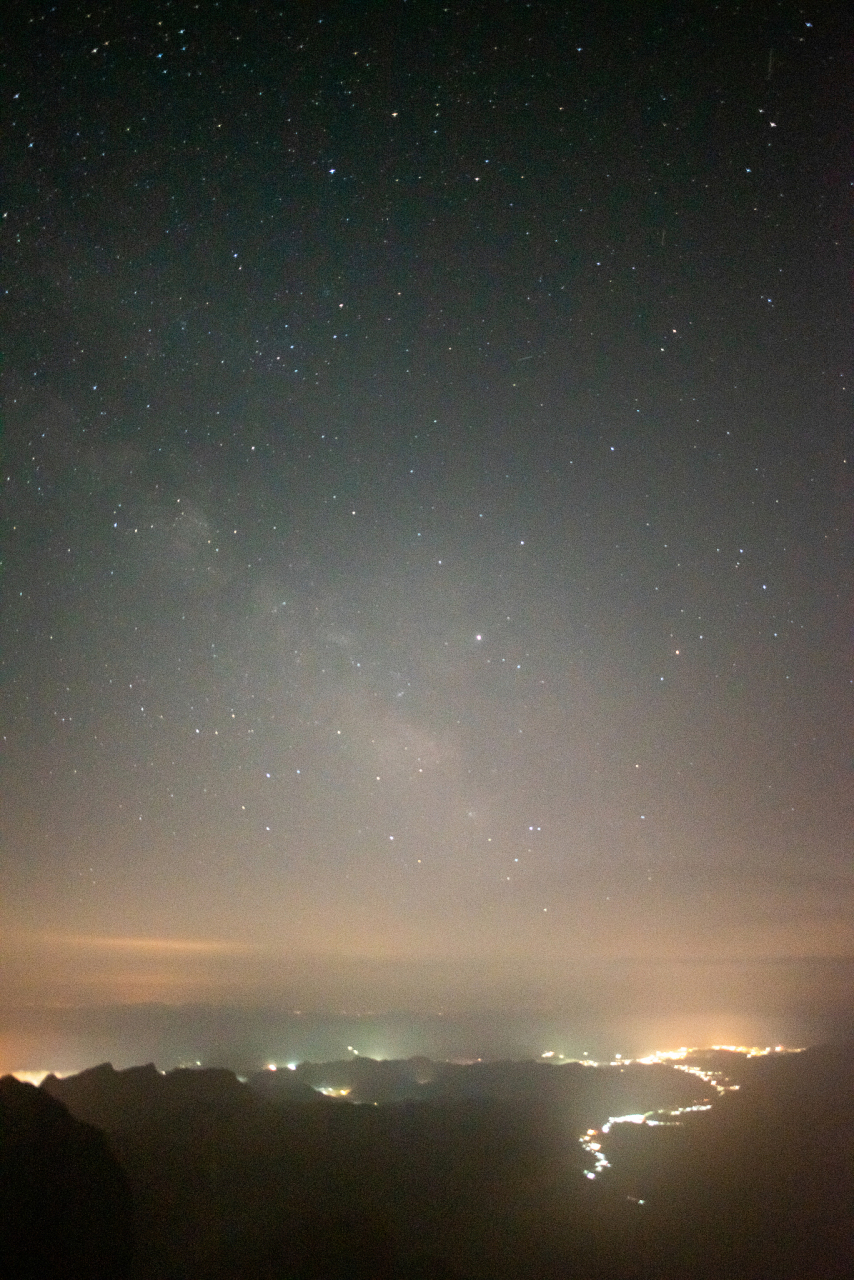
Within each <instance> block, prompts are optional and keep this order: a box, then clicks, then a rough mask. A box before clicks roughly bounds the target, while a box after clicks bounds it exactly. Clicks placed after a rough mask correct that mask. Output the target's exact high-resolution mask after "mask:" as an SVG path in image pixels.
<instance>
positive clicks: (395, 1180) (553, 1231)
mask: <svg viewBox="0 0 854 1280" xmlns="http://www.w3.org/2000/svg"><path fill="white" fill-rule="evenodd" d="M851 1062H852V1054H851V1050H850V1049H848V1048H842V1049H821V1050H818V1049H817V1050H812V1051H809V1052H807V1053H803V1054H800V1055H770V1056H769V1057H767V1058H757V1059H752V1060H747V1061H746V1060H745V1059H744V1058H743V1056H739V1059H738V1062H737V1063H733V1064H731V1065H732V1066H733V1069H734V1068H735V1066H737V1067H738V1069H739V1073H740V1077H741V1087H740V1089H739V1090H738V1091H737V1092H733V1093H729V1094H727V1095H726V1096H724V1097H722V1098H718V1097H717V1095H716V1094H715V1092H714V1090H712V1091H711V1092H712V1097H713V1098H714V1105H713V1107H712V1109H711V1110H709V1111H703V1112H688V1113H685V1114H682V1115H680V1116H679V1121H678V1123H672V1124H659V1125H652V1124H646V1123H643V1124H617V1125H614V1126H612V1128H611V1131H610V1132H609V1134H608V1135H607V1136H605V1137H603V1146H604V1149H605V1151H606V1154H607V1156H608V1158H609V1160H610V1161H611V1166H612V1167H611V1168H610V1169H608V1170H606V1171H604V1172H603V1173H602V1174H601V1175H600V1176H599V1177H597V1178H596V1180H594V1181H590V1180H588V1179H586V1178H585V1177H584V1175H583V1169H584V1167H585V1165H588V1166H589V1162H590V1157H589V1156H588V1155H587V1154H586V1153H585V1152H584V1151H583V1150H582V1148H581V1147H580V1145H579V1143H578V1136H579V1134H580V1132H582V1131H583V1129H586V1128H587V1127H589V1126H590V1125H591V1124H600V1125H601V1124H602V1123H603V1122H604V1120H605V1119H607V1117H608V1116H609V1115H621V1114H626V1113H629V1112H638V1113H651V1112H653V1111H654V1110H655V1109H656V1108H659V1107H664V1108H676V1107H679V1106H683V1105H688V1104H690V1103H691V1102H692V1101H696V1100H697V1099H701V1098H703V1097H704V1096H705V1090H706V1088H707V1086H705V1085H704V1084H703V1082H702V1081H701V1080H699V1079H697V1077H695V1076H692V1075H689V1074H687V1073H686V1072H684V1071H678V1070H675V1069H673V1068H671V1067H668V1066H662V1065H659V1064H655V1065H644V1064H624V1065H623V1066H622V1067H620V1066H616V1067H608V1068H601V1069H600V1068H590V1067H583V1066H580V1065H577V1064H567V1065H566V1066H557V1065H551V1064H543V1063H530V1062H529V1063H475V1064H472V1065H471V1066H453V1065H449V1064H437V1063H430V1062H427V1061H426V1060H424V1059H414V1060H411V1061H410V1062H405V1063H372V1062H371V1061H370V1060H365V1059H360V1060H359V1061H358V1063H353V1062H350V1061H347V1062H342V1063H325V1064H304V1065H303V1066H301V1067H300V1068H298V1069H297V1070H295V1071H279V1072H263V1073H259V1074H258V1075H256V1076H253V1077H251V1078H250V1079H249V1080H248V1081H246V1082H241V1081H239V1080H238V1079H237V1078H236V1077H235V1076H233V1075H232V1074H231V1073H229V1072H226V1071H205V1070H179V1071H172V1072H169V1073H167V1074H161V1073H159V1072H157V1071H156V1070H155V1069H154V1068H153V1067H143V1068H136V1069H134V1070H132V1071H118V1072H117V1071H114V1070H113V1068H112V1067H110V1066H108V1065H107V1066H102V1067H98V1068H95V1069H93V1070H92V1071H88V1072H84V1073H82V1075H80V1076H77V1077H74V1078H70V1079H67V1080H57V1079H55V1078H52V1077H49V1078H48V1079H46V1080H45V1082H44V1084H43V1092H44V1093H48V1094H52V1095H54V1096H55V1097H59V1098H61V1099H62V1100H63V1101H64V1102H65V1103H66V1104H67V1106H68V1107H69V1109H70V1110H71V1111H72V1113H73V1114H75V1115H77V1116H79V1117H80V1118H81V1119H86V1120H87V1121H89V1122H91V1123H95V1124H98V1125H99V1126H102V1127H103V1128H104V1129H105V1131H106V1132H107V1134H108V1135H109V1140H110V1143H111V1146H112V1148H113V1150H114V1151H115V1152H116V1153H117V1155H118V1157H119V1159H120V1160H121V1162H122V1164H123V1166H124V1168H125V1170H126V1172H127V1176H128V1178H129V1181H130V1183H131V1186H132V1188H133V1193H134V1199H135V1206H136V1222H137V1230H138V1234H139V1248H138V1255H137V1261H136V1264H135V1269H134V1272H133V1275H134V1280H161V1278H162V1280H183V1278H184V1277H186V1278H187V1280H190V1277H193V1278H194V1280H195V1278H196V1277H199V1278H201V1280H243V1278H244V1277H250V1276H251V1277H253V1280H266V1278H267V1277H269V1278H270V1280H273V1277H277V1278H278V1277H288V1278H289V1280H313V1278H316V1280H320V1277H325V1278H326V1280H331V1278H334V1277H339V1276H340V1277H350V1278H355V1280H358V1278H359V1277H362V1276H364V1277H368V1276H370V1277H372V1278H373V1280H382V1278H383V1277H398V1278H400V1280H404V1278H406V1277H411V1278H412V1280H416V1278H419V1277H423V1278H424V1280H429V1278H432V1280H451V1277H455V1276H456V1277H458V1278H459V1277H468V1280H505V1278H508V1280H509V1277H511V1276H512V1277H518V1276H525V1277H529V1278H530V1280H558V1278H560V1280H569V1278H570V1277H573V1276H584V1277H589V1278H590V1280H653V1278H654V1280H688V1277H691V1278H694V1277H697V1278H699V1280H719V1278H720V1277H732V1278H733V1280H742V1278H745V1280H754V1278H755V1280H759V1278H760V1277H763V1278H764V1277H770V1276H775V1277H777V1276H781V1277H784V1278H785V1280H819V1277H822V1280H824V1278H825V1277H829V1278H831V1280H833V1278H835V1277H841V1276H843V1275H845V1276H847V1275H849V1274H854V1269H852V1265H851V1264H852V1259H854V1253H852V1247H851V1244H852V1235H851V1231H852V1221H854V1211H852V1206H854V1198H852V1160H854V1131H852V1117H854V1102H852V1072H851ZM716 1070H723V1065H722V1064H718V1065H717V1066H716ZM320 1087H324V1088H330V1089H349V1090H350V1093H349V1094H348V1096H347V1099H346V1100H344V1099H340V1098H328V1097H324V1096H322V1095H321V1094H320V1093H318V1092H317V1089H318V1088H320ZM353 1098H358V1099H359V1100H360V1101H361V1105H353V1101H352V1100H353ZM651 1118H654V1117H651Z"/></svg>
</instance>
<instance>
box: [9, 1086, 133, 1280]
mask: <svg viewBox="0 0 854 1280" xmlns="http://www.w3.org/2000/svg"><path fill="white" fill-rule="evenodd" d="M132 1253H133V1211H132V1206H131V1192H130V1187H129V1184H128V1179H127V1178H126V1176H125V1174H124V1172H123V1170H122V1168H121V1166H120V1165H119V1163H118V1162H117V1160H116V1159H115V1157H114V1155H113V1154H112V1152H111V1151H110V1149H109V1147H108V1145H107V1142H106V1140H105V1138H104V1136H103V1134H101V1133H99V1132H98V1131H97V1130H95V1129H93V1128H92V1127H91V1126H90V1125H88V1124H84V1123H83V1122H82V1121H80V1120H78V1119H74V1118H73V1117H72V1116H71V1115H70V1114H69V1112H68V1111H67V1110H66V1108H65V1107H64V1106H63V1105H62V1104H61V1103H60V1102H57V1101H56V1100H55V1099H54V1098H51V1097H50V1095H49V1094H47V1093H46V1092H44V1091H42V1090H39V1089H36V1088H35V1087H34V1086H33V1085H30V1084H21V1083H20V1082H19V1081H18V1080H15V1079H14V1078H13V1077H12V1076H5V1077H4V1078H3V1079H2V1080H0V1276H2V1277H4V1280H121V1277H124V1276H127V1275H128V1274H129V1267H130V1263H131V1256H132Z"/></svg>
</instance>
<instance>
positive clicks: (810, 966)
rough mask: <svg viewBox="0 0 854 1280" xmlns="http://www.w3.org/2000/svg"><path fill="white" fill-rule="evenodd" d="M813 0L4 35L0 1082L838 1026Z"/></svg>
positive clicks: (843, 548) (851, 94) (845, 502)
mask: <svg viewBox="0 0 854 1280" xmlns="http://www.w3.org/2000/svg"><path fill="white" fill-rule="evenodd" d="M842 8H843V7H842V6H839V7H837V6H835V5H832V4H823V5H817V6H813V7H810V6H809V5H806V6H800V5H796V4H789V3H785V2H781V3H770V2H769V3H761V4H746V5H738V4H734V3H722V4H718V5H712V4H703V3H696V4H693V3H692V4H679V3H670V4H665V3H660V4H657V5H656V4H649V5H618V4H610V5H596V4H583V5H582V4H577V5H576V4H570V3H566V4H549V3H539V2H536V0H535V2H534V3H530V4H525V3H522V2H521V0H514V2H513V3H502V2H500V0H493V2H492V3H488V4H487V3H482V2H477V0H476V2H474V3H465V4H463V3H454V4H448V5H442V4H441V3H435V4H434V3H426V2H424V0H414V2H411V3H406V2H405V0H388V2H387V3H382V4H381V3H369V2H367V0H366V2H365V3H356V2H355V0H353V2H351V3H343V2H339V0H332V2H331V3H329V4H314V3H306V4H302V3H300V4H297V3H291V4H285V5H279V6H276V5H264V4H257V5H250V4H246V5H237V4H228V3H219V4H217V3H211V2H209V0H205V2H204V3H200V4H191V3H157V2H156V0H154V2H152V3H146V4H145V5H142V4H133V3H131V4H118V3H116V4H111V5H103V4H101V3H92V4H77V3H70V2H69V3H58V4H56V5H54V6H50V5H48V4H45V5H43V6H31V5H26V4H24V5H21V6H16V8H15V14H14V23H15V28H14V30H13V31H12V33H11V38H10V39H8V40H7V41H6V53H5V55H4V59H5V61H4V66H3V75H2V94H3V139H4V141H3V150H4V166H3V167H4V171H5V178H4V191H3V207H2V213H3V220H2V227H3V240H2V246H3V248H2V276H3V278H2V289H3V297H2V302H3V320H2V336H3V349H4V364H3V375H4V434H3V437H2V507H0V517H2V526H1V527H0V537H2V579H0V584H1V585H2V607H0V735H1V736H2V742H1V743H0V746H2V765H0V787H2V808H0V925H1V926H2V934H1V935H0V963H2V966H3V972H4V982H3V986H4V991H3V993H2V1001H3V1005H4V1008H5V1010H6V1017H7V1021H6V1023H5V1024H4V1026H5V1027H6V1033H4V1034H5V1038H4V1035H0V1057H2V1058H3V1062H4V1064H5V1065H6V1066H9V1067H12V1066H22V1065H28V1064H26V1063H22V1062H19V1061H12V1059H13V1058H14V1057H15V1053H16V1052H18V1050H17V1049H16V1048H15V1043H16V1042H15V1039H14V1034H13V1031H14V1026H13V1024H14V1017H13V1012H12V1011H14V1010H16V1009H17V1010H18V1011H20V1010H21V1009H29V1010H30V1015H28V1016H30V1017H31V1018H32V1016H33V1014H32V1011H33V1010H36V1011H37V1010H39V1009H42V1010H44V1011H45V1017H46V1018H47V1017H48V1014H49V1011H50V1010H53V1011H54V1012H55V1011H56V1009H57V1008H65V1009H69V1008H71V1009H73V1008H78V1007H79V1008H85V1007H90V1008H91V1007H101V1006H103V1007H107V1006H110V1007H115V1006H126V1005H137V1006H138V1005H145V1004H155V1005H158V1004H159V1005H163V1004H165V1005H184V1004H193V1005H196V1006H198V1005H206V1006H208V1007H214V1008H216V1007H222V1008H231V1009H241V1010H246V1009H249V1008H258V1009H261V1008H265V1009H275V1010H278V1011H279V1012H281V1013H284V1012H287V1011H288V1010H291V1009H294V1008H300V1009H303V1010H304V1011H307V1012H311V1011H314V1012H317V1011H323V1010H326V1011H330V1012H342V1011H346V1012H347V1013H348V1014H352V1015H355V1014H357V1013H361V1014H363V1015H365V1016H367V1015H368V1014H370V1013H373V1014H376V1015H385V1014H389V1013H391V1012H393V1011H396V1013H397V1015H399V1016H400V1015H402V1014H407V1013H409V1014H411V1015H412V1017H413V1018H418V1017H423V1018H427V1017H430V1018H435V1017H439V1016H442V1015H443V1014H444V1015H445V1016H452V1015H457V1014H459V1015H462V1014H463V1013H466V1014H467V1015H468V1014H471V1013H476V1014H477V1015H478V1016H483V1017H486V1016H490V1017H494V1019H495V1020H496V1022H497V1023H498V1022H500V1021H501V1019H502V1018H511V1017H512V1018H516V1019H521V1020H522V1021H523V1022H524V1019H525V1018H527V1017H529V1018H530V1019H531V1025H532V1026H533V1024H534V1021H535V1020H536V1018H544V1017H548V1018H550V1019H552V1025H556V1024H557V1022H560V1020H561V1019H563V1023H562V1025H563V1026H564V1027H565V1029H566V1040H565V1043H566V1045H567V1049H568V1050H569V1048H574V1047H576V1046H575V1041H574V1040H573V1035H574V1034H575V1032H574V1028H576V1027H580V1026H582V1025H583V1026H584V1027H585V1029H586V1028H587V1027H588V1026H592V1025H593V1024H596V1025H600V1026H602V1027H606V1026H611V1025H613V1026H614V1027H616V1026H617V1024H618V1023H619V1025H620V1026H624V1027H628V1026H629V1025H631V1026H633V1027H634V1028H635V1030H637V1029H638V1027H641V1026H642V1025H645V1026H647V1027H648V1028H649V1033H648V1034H649V1037H652V1036H653V1035H654V1034H655V1035H658V1034H659V1033H660V1032H661V1033H662V1034H664V1033H665V1032H666V1033H667V1034H668V1035H670V1034H672V1036H673V1037H682V1036H685V1035H691V1034H694V1035H698V1036H702V1035H705V1034H707V1035H708V1038H709V1039H712V1038H714V1037H715V1036H717V1037H718V1038H719V1039H720V1038H721V1037H722V1036H725V1035H727V1034H728V1035H729V1036H730V1038H732V1036H734V1035H736V1034H741V1035H742V1036H749V1035H750V1034H751V1031H752V1030H754V1029H761V1030H763V1031H764V1030H765V1029H766V1028H768V1029H769V1034H777V1035H779V1036H781V1037H782V1036H784V1035H786V1034H789V1033H791V1034H797V1032H798V1030H801V1029H803V1027H804V1026H805V1025H806V1024H805V1023H804V1018H805V1017H807V1015H808V1014H809V1015H810V1016H812V1015H816V1017H818V1019H819V1022H821V1026H820V1027H819V1030H820V1031H822V1032H824V1031H826V1030H827V1031H830V1032H832V1031H833V1030H834V1029H838V1028H839V1027H841V1026H843V1025H847V1020H850V1018H851V1010H852V1003H851V995H850V991H851V982H852V975H854V881H852V859H851V835H850V832H851V805H850V801H851V791H850V746H851V733H850V728H851V711H852V707H851V691H852V682H851V670H850V655H849V643H850V640H849V627H850V597H851V573H850V565H851V552H852V540H851V528H852V526H851V512H852V506H851V497H852V491H851V484H850V478H849V477H850V469H851V454H850V449H851V447H852V444H851V437H850V428H851V382H850V377H851V372H852V370H851V332H852V330H851V322H852V306H851V249H852V244H851V217H852V204H854V201H853V200H852V196H854V160H853V159H852V142H853V141H854V129H852V119H854V21H852V20H851V19H850V17H845V16H843V14H842ZM846 458H847V462H846ZM51 1016H52V1015H51ZM259 1016H260V1015H259ZM295 1016H299V1015H295ZM799 1019H800V1021H799ZM822 1019H823V1021H822ZM633 1020H634V1021H633ZM812 1025H813V1024H810V1026H811V1027H812ZM10 1027H12V1028H13V1030H12V1031H10V1030H9V1028H10ZM614 1034H616V1032H614ZM10 1036H11V1040H10ZM680 1042H681V1041H680ZM10 1045H11V1046H12V1047H10ZM618 1047H619V1046H618ZM649 1047H668V1046H667V1045H666V1044H665V1045H661V1044H659V1045H650V1046H649ZM21 1052H23V1050H21ZM140 1052H142V1049H141V1050H140ZM18 1056H19V1057H20V1053H18ZM7 1059H8V1061H7ZM37 1065H42V1064H37ZM43 1065H45V1066H48V1065H52V1064H50V1063H44V1064H43Z"/></svg>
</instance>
